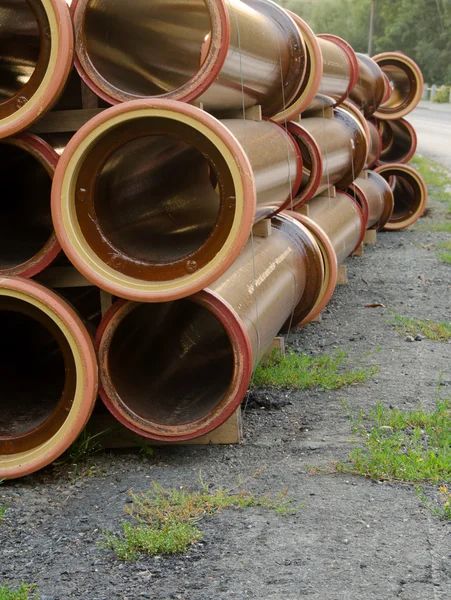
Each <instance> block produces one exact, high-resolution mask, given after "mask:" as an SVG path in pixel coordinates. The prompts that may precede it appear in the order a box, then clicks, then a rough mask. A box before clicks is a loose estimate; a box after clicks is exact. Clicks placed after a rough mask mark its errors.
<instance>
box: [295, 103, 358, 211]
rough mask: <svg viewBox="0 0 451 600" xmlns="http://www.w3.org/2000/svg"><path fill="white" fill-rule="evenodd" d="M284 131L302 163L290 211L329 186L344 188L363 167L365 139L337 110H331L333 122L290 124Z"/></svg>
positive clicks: (351, 120) (344, 113)
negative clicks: (291, 137)
mask: <svg viewBox="0 0 451 600" xmlns="http://www.w3.org/2000/svg"><path fill="white" fill-rule="evenodd" d="M288 131H289V132H290V133H291V134H292V135H293V137H294V139H295V140H296V141H297V143H298V145H299V149H300V150H301V154H302V162H303V180H302V184H301V188H300V192H299V194H298V196H297V197H296V198H295V200H294V202H293V206H294V207H298V206H302V204H305V203H306V202H308V201H309V200H310V199H311V198H312V197H313V196H316V195H318V194H321V193H322V192H324V191H325V190H326V189H328V188H329V187H331V186H337V187H339V188H341V189H345V188H347V187H348V186H349V185H350V184H351V183H352V181H354V179H355V178H356V177H358V175H359V174H360V173H361V172H362V170H363V169H364V167H365V163H366V160H367V155H368V139H367V137H366V135H365V132H364V130H363V128H362V126H361V125H360V123H359V122H358V121H357V119H356V118H355V117H354V116H353V115H352V114H350V113H349V112H347V111H346V110H343V109H342V108H340V107H339V108H335V109H334V118H331V119H325V118H321V117H308V118H305V119H302V120H301V121H300V122H299V123H296V122H290V123H289V124H288ZM319 161H321V164H319Z"/></svg>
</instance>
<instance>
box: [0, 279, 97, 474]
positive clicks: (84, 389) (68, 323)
mask: <svg viewBox="0 0 451 600" xmlns="http://www.w3.org/2000/svg"><path fill="white" fill-rule="evenodd" d="M0 296H9V297H14V298H17V299H20V300H24V301H25V302H27V303H30V304H32V305H33V306H35V307H37V308H39V309H40V310H42V311H43V312H44V313H45V314H46V315H47V316H48V317H49V318H50V319H52V320H53V321H55V323H56V324H57V326H58V327H60V328H61V330H62V332H63V335H64V336H65V337H66V339H67V341H68V343H69V346H70V348H71V350H72V353H73V356H74V360H75V366H76V376H77V385H76V390H75V394H74V400H73V403H72V408H71V410H70V412H69V413H68V415H67V417H66V420H65V421H64V423H63V425H62V426H61V427H60V429H59V430H58V431H57V432H56V433H55V434H54V435H53V436H52V437H51V438H50V439H48V440H46V441H45V442H44V443H42V444H40V445H39V446H37V447H35V448H31V449H30V450H27V451H24V452H20V453H16V454H10V455H0V478H5V479H15V478H18V477H23V476H25V475H29V474H30V473H33V472H35V471H37V470H39V469H42V468H43V467H45V466H47V465H49V464H50V463H51V462H53V461H54V460H56V459H57V458H58V457H59V456H61V454H63V452H65V450H67V448H69V446H70V445H71V444H72V443H73V442H74V441H75V440H76V438H77V437H78V435H79V434H80V433H81V431H82V430H83V429H84V427H85V425H86V423H87V421H88V419H89V417H90V415H91V412H92V410H93V408H94V404H95V401H96V398H97V386H98V372H97V359H96V353H95V349H94V345H93V342H92V340H91V337H90V335H89V333H88V331H87V329H86V328H85V326H84V325H83V322H82V321H81V319H80V317H79V316H78V315H77V313H76V312H75V311H74V310H73V308H72V307H71V306H70V305H69V304H68V303H67V302H65V301H64V300H63V299H62V298H60V297H59V296H58V295H57V294H55V293H54V292H53V291H51V290H49V289H47V288H45V287H44V286H42V285H40V284H38V283H36V282H35V281H30V280H28V279H23V278H20V277H0Z"/></svg>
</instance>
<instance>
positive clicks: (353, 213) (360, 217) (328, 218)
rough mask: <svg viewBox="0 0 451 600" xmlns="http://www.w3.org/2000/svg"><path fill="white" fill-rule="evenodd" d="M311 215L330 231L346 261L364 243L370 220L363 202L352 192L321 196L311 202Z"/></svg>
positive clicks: (330, 235) (312, 218)
mask: <svg viewBox="0 0 451 600" xmlns="http://www.w3.org/2000/svg"><path fill="white" fill-rule="evenodd" d="M308 217H309V219H311V220H312V221H314V222H315V223H316V224H317V225H319V226H320V227H321V229H322V230H323V231H324V232H325V233H326V234H327V236H328V237H329V239H330V241H331V242H332V245H333V247H334V249H335V254H336V255H337V261H338V264H341V263H343V262H344V261H345V260H346V258H347V257H348V256H349V255H351V254H352V253H353V252H354V250H356V249H357V248H358V247H359V246H360V244H361V243H362V240H363V237H364V235H365V231H366V219H365V217H364V214H363V211H362V208H361V207H360V205H359V203H358V202H357V201H356V200H355V199H354V198H353V197H352V196H350V195H349V194H346V193H344V192H337V194H336V196H334V197H332V196H326V195H324V196H317V197H316V198H313V200H311V201H310V202H309V203H308Z"/></svg>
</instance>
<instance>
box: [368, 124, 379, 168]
mask: <svg viewBox="0 0 451 600" xmlns="http://www.w3.org/2000/svg"><path fill="white" fill-rule="evenodd" d="M367 124H368V130H369V132H370V138H369V139H370V145H369V152H368V160H367V163H366V168H367V169H371V168H372V167H374V166H375V165H376V164H377V162H378V161H379V159H380V156H381V154H382V146H383V140H382V134H381V132H380V129H379V128H378V127H376V125H375V124H374V123H373V122H372V121H367Z"/></svg>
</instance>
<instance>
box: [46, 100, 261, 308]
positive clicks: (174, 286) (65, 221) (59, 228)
mask: <svg viewBox="0 0 451 600" xmlns="http://www.w3.org/2000/svg"><path fill="white" fill-rule="evenodd" d="M149 116H158V117H161V116H162V117H165V118H168V119H172V120H176V121H179V122H181V123H185V124H188V125H189V126H191V127H193V128H194V129H195V130H196V131H198V132H200V133H202V134H203V135H204V136H205V137H207V138H208V139H209V140H210V141H211V143H212V144H214V145H215V146H216V147H217V148H218V149H220V151H221V153H223V155H224V159H225V161H226V163H227V165H228V168H229V170H230V173H231V176H232V178H233V182H234V185H235V191H236V208H235V215H234V218H233V223H232V226H231V228H230V231H229V233H228V237H227V239H226V242H225V244H224V245H223V246H222V248H221V249H220V250H219V252H218V253H217V254H216V255H215V256H214V257H213V258H212V260H209V261H208V263H207V264H206V265H205V266H204V267H202V268H200V269H198V270H196V271H194V272H191V273H190V272H188V271H187V275H186V277H185V276H184V277H182V278H179V279H172V280H168V281H164V282H158V281H153V282H148V281H147V282H146V281H143V280H140V279H136V278H133V277H130V276H127V275H123V274H122V273H120V272H119V271H118V270H115V269H114V268H113V267H111V266H109V265H107V264H106V263H104V262H103V261H102V260H101V259H100V258H98V257H97V256H96V255H95V253H94V252H93V251H92V250H91V249H90V247H89V245H88V243H87V241H86V239H85V238H84V236H83V234H82V232H81V229H80V227H79V225H78V222H77V221H76V215H75V208H74V206H75V200H74V197H75V193H74V188H75V185H76V179H77V177H78V172H79V171H80V169H81V166H82V164H83V162H84V160H85V159H86V157H87V156H88V153H89V151H90V149H91V148H92V147H94V145H95V142H96V139H97V137H98V136H99V139H100V136H101V135H102V134H103V133H104V132H108V131H111V129H112V128H114V127H115V126H117V125H120V124H121V123H124V122H126V121H130V120H131V119H139V118H141V117H149ZM224 210H225V209H224ZM255 210H256V192H255V184H254V180H253V176H252V168H251V165H250V163H249V159H248V158H247V156H246V154H245V152H244V149H243V148H242V146H241V145H240V144H239V142H238V141H237V139H236V138H235V137H234V136H233V135H232V134H231V133H230V132H229V130H228V129H227V128H226V127H225V126H224V125H222V123H220V122H219V121H218V120H217V119H215V118H214V117H212V116H211V115H209V114H208V113H206V112H204V111H202V110H200V109H199V108H196V107H194V106H191V105H189V104H185V103H181V102H178V101H175V100H158V99H155V100H151V101H149V100H135V101H133V102H127V103H125V104H119V105H117V106H114V107H112V108H109V109H108V110H106V111H104V112H103V113H101V114H99V115H97V116H96V117H94V118H93V119H91V120H90V121H89V122H88V123H87V124H86V125H85V126H84V127H82V128H81V129H80V130H79V131H78V132H77V133H76V134H75V136H74V137H73V138H72V139H71V140H70V141H69V143H68V145H67V147H66V149H65V151H64V152H63V155H62V156H61V158H60V160H59V163H58V166H57V169H56V171H55V177H54V183H53V188H52V215H53V221H54V225H55V231H56V234H57V236H58V239H59V241H60V244H61V247H62V248H63V250H64V252H65V253H66V255H67V256H68V258H69V259H70V260H71V262H72V263H73V264H74V266H75V267H76V268H77V269H78V270H79V271H80V272H81V273H82V274H83V275H84V276H85V277H86V278H87V279H89V281H91V282H92V283H94V284H95V285H97V286H98V287H100V288H101V289H104V290H106V291H108V292H110V293H112V294H113V295H115V296H119V297H122V298H126V299H129V300H137V301H145V302H146V301H147V302H161V301H169V300H175V299H177V298H182V297H184V296H188V295H191V294H194V293H196V292H198V291H200V290H201V289H203V288H205V287H207V286H208V285H209V284H210V283H211V282H212V281H214V280H216V279H217V278H218V277H219V276H220V275H221V274H222V273H224V272H225V271H226V270H227V269H228V268H229V267H230V265H231V264H232V263H233V262H234V261H235V259H236V258H237V257H238V255H239V254H240V252H241V250H242V249H243V247H244V246H245V244H246V242H247V240H248V237H249V234H250V231H251V229H252V226H253V223H254V217H255ZM216 229H218V228H216ZM213 235H219V234H216V232H213V233H212V234H211V235H210V237H209V238H208V239H212V236H213ZM221 235H222V234H221ZM201 248H202V247H201ZM188 262H191V261H187V263H188ZM187 263H186V264H187Z"/></svg>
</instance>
